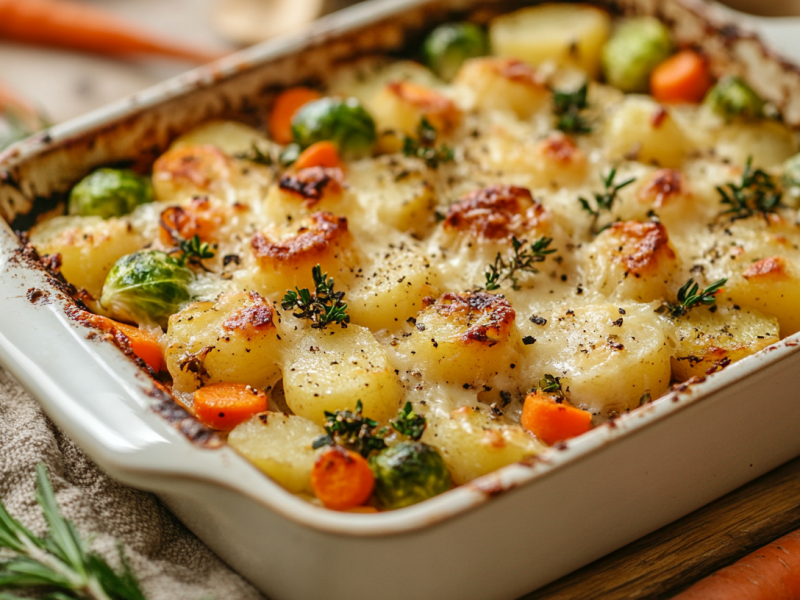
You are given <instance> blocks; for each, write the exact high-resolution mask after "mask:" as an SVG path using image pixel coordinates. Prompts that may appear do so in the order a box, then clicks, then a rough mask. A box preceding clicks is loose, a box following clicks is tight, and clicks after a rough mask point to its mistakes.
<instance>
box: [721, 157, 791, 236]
mask: <svg viewBox="0 0 800 600" xmlns="http://www.w3.org/2000/svg"><path fill="white" fill-rule="evenodd" d="M717 192H719V195H720V196H722V199H721V200H720V203H721V204H723V205H725V206H727V207H728V208H727V210H725V211H723V212H722V214H723V215H731V221H736V220H738V219H746V218H748V217H752V216H753V215H755V214H756V213H761V214H762V215H763V216H764V218H765V219H767V214H768V213H774V212H775V211H776V210H777V209H778V208H780V207H781V206H783V204H782V202H781V200H782V198H783V190H782V189H781V188H780V186H779V185H778V182H777V180H776V179H775V178H774V177H772V176H771V175H770V174H769V173H767V172H765V171H763V170H761V169H753V157H752V156H751V157H749V158H748V159H747V164H746V165H745V167H744V172H743V173H742V180H741V182H740V183H739V184H735V183H727V184H725V185H724V186H718V187H717Z"/></svg>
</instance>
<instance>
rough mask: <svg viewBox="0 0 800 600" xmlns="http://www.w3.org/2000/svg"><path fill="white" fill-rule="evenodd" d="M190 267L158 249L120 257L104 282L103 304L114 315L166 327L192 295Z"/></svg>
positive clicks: (192, 275) (192, 277)
mask: <svg viewBox="0 0 800 600" xmlns="http://www.w3.org/2000/svg"><path fill="white" fill-rule="evenodd" d="M193 279H194V273H193V272H192V271H191V269H189V268H187V267H186V266H184V265H183V264H182V263H181V261H179V260H176V259H174V258H172V257H170V256H169V255H168V254H166V253H165V252H161V251H159V250H141V251H139V252H134V253H133V254H128V255H127V256H123V257H122V258H120V259H119V260H118V261H117V262H116V264H115V265H114V266H113V268H112V269H111V271H110V272H109V274H108V276H107V277H106V281H105V283H104V284H103V295H102V296H101V298H100V304H101V305H102V306H103V308H105V309H106V310H108V311H109V312H110V313H111V314H112V315H113V316H114V317H116V318H118V319H122V320H124V321H132V322H134V323H140V324H141V323H156V324H158V325H160V326H161V327H166V325H167V319H168V318H169V317H170V315H173V314H175V313H176V312H178V311H179V310H181V309H182V308H183V307H184V306H185V305H186V304H187V303H188V302H189V301H190V300H191V299H192V297H191V294H190V293H189V284H190V283H191V282H192V280H193Z"/></svg>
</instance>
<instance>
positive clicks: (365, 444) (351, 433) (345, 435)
mask: <svg viewBox="0 0 800 600" xmlns="http://www.w3.org/2000/svg"><path fill="white" fill-rule="evenodd" d="M362 411H363V406H362V405H361V400H359V401H357V402H356V411H355V412H353V411H350V410H337V411H335V412H328V411H327V410H326V411H325V431H326V432H327V435H323V436H320V437H318V438H317V439H316V440H314V442H313V444H312V446H313V447H314V448H315V449H316V448H321V447H322V446H325V445H330V444H335V445H337V446H343V447H345V448H347V449H349V450H353V451H354V452H358V453H359V454H361V456H363V457H365V458H366V457H367V456H369V455H370V453H371V452H373V451H375V450H383V449H384V448H386V442H385V441H384V439H383V438H384V436H385V435H386V430H385V429H381V430H379V431H375V429H376V428H377V427H378V422H377V421H374V420H372V419H368V418H367V417H365V416H364V415H362V414H361V413H362Z"/></svg>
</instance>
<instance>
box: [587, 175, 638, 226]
mask: <svg viewBox="0 0 800 600" xmlns="http://www.w3.org/2000/svg"><path fill="white" fill-rule="evenodd" d="M616 176H617V170H616V169H611V170H610V171H609V172H608V175H607V176H606V178H605V179H604V180H603V188H604V189H603V193H602V194H598V193H597V192H595V193H594V194H593V195H594V203H595V207H594V208H592V205H591V204H590V203H589V201H588V200H587V199H586V198H584V197H583V196H581V197H579V198H578V202H580V203H581V207H582V208H583V210H585V211H586V212H588V213H589V214H590V215H592V217H593V219H592V228H591V230H592V233H595V234H597V233H600V231H602V230H598V229H597V220H598V219H599V218H600V215H601V214H602V213H604V212H610V211H611V208H612V207H613V206H614V202H615V201H616V199H617V194H618V193H619V191H620V190H621V189H622V188H624V187H626V186H629V185H630V184H632V183H633V182H634V181H636V178H635V177H631V178H630V179H626V180H625V181H623V182H622V183H614V179H615V178H616Z"/></svg>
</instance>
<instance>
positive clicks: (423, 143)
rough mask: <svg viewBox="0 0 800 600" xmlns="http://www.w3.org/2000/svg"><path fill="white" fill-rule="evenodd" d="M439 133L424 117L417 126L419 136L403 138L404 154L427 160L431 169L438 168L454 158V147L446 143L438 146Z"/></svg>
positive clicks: (426, 162) (427, 164)
mask: <svg viewBox="0 0 800 600" xmlns="http://www.w3.org/2000/svg"><path fill="white" fill-rule="evenodd" d="M438 138H439V133H438V132H437V131H436V128H435V127H434V126H433V125H431V124H430V122H429V121H428V120H427V119H426V118H425V117H423V118H422V120H421V121H420V123H419V126H418V127H417V137H416V138H412V137H408V136H405V138H404V139H403V154H404V155H405V156H410V157H416V158H419V159H421V160H423V161H425V165H426V166H427V167H428V168H429V169H438V168H439V165H440V164H441V163H447V162H450V161H452V160H453V157H454V154H453V149H452V148H450V147H448V146H447V145H446V144H442V145H441V146H439V147H438V148H437V147H436V140H437V139H438Z"/></svg>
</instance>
